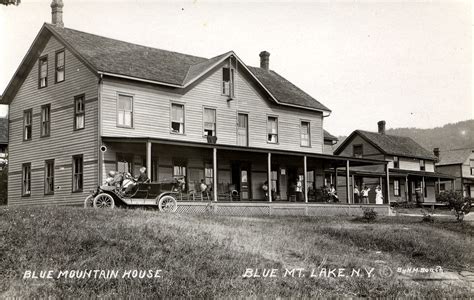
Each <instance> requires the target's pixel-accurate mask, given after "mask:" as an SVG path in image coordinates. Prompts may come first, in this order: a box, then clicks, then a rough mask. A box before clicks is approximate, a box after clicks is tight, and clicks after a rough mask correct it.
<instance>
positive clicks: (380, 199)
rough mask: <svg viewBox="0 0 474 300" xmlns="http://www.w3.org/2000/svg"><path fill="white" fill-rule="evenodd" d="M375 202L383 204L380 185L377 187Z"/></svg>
mask: <svg viewBox="0 0 474 300" xmlns="http://www.w3.org/2000/svg"><path fill="white" fill-rule="evenodd" d="M375 204H383V194H382V189H381V188H380V185H377V187H376V188H375Z"/></svg>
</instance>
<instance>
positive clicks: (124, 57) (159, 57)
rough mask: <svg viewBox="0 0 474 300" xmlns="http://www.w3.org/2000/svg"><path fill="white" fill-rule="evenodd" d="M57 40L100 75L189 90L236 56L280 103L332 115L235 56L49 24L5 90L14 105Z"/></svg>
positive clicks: (272, 74)
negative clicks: (43, 49) (41, 53)
mask: <svg viewBox="0 0 474 300" xmlns="http://www.w3.org/2000/svg"><path fill="white" fill-rule="evenodd" d="M51 34H52V35H53V36H55V37H56V38H57V39H58V40H60V41H61V42H62V43H64V44H65V45H66V47H67V48H68V49H69V50H70V51H71V52H73V53H74V54H75V55H76V56H77V57H78V58H79V59H81V60H82V61H83V63H84V64H85V65H86V66H88V68H89V69H91V70H92V71H93V72H94V73H96V74H103V75H106V76H116V77H122V78H127V79H131V80H138V81H146V82H149V83H154V84H161V85H166V86H170V87H174V88H186V87H187V86H189V85H190V84H192V83H193V82H194V81H196V80H197V79H198V78H200V77H202V76H204V75H205V74H206V73H207V72H209V71H210V70H212V69H213V68H214V67H216V66H217V65H218V64H220V63H222V62H223V61H224V60H226V59H228V58H231V57H235V58H236V60H237V61H238V62H239V63H240V64H242V65H243V67H244V69H245V70H246V71H247V72H249V73H250V74H251V77H252V78H253V79H254V80H255V81H256V82H257V83H258V84H259V85H261V86H262V87H263V90H264V91H265V92H267V93H268V94H269V95H270V98H272V99H273V100H274V101H275V102H276V103H277V104H280V105H286V106H292V107H297V108H302V109H309V110H316V111H322V112H329V111H330V110H329V109H328V108H327V107H326V106H324V105H323V104H321V103H320V102H318V101H317V100H315V99H314V98H312V97H311V96H309V95H308V94H306V93H305V92H304V91H302V90H301V89H299V88H298V87H296V86H295V85H293V84H292V83H291V82H289V81H288V80H286V79H285V78H283V77H281V76H280V75H278V74H277V73H276V72H274V71H266V70H263V69H260V68H254V67H248V66H246V65H245V64H244V63H243V62H242V61H241V60H240V59H239V58H238V57H237V56H236V55H235V53H234V52H232V51H229V52H227V53H224V54H221V55H218V56H216V57H213V58H210V59H207V58H203V57H198V56H192V55H188V54H183V53H178V52H173V51H167V50H162V49H156V48H151V47H146V46H142V45H137V44H132V43H128V42H124V41H119V40H115V39H111V38H107V37H103V36H98V35H94V34H90V33H86V32H82V31H78V30H74V29H69V28H60V27H57V26H53V25H50V24H44V26H43V28H42V29H41V31H40V33H39V34H38V36H37V38H36V39H35V42H34V43H33V45H32V47H31V48H30V50H29V52H28V54H27V56H26V57H25V59H24V60H23V62H22V65H23V64H24V63H25V64H28V66H22V65H20V68H19V69H18V71H17V73H16V74H15V76H14V78H13V79H12V81H11V82H10V84H9V85H8V87H7V89H6V90H5V93H4V94H5V95H7V96H8V97H6V98H8V99H4V101H3V102H4V103H6V102H9V101H10V100H11V99H12V98H13V97H14V95H15V94H16V90H15V89H18V88H19V86H20V85H21V84H20V83H19V82H18V81H22V80H24V77H25V76H26V75H25V74H27V71H29V70H30V69H31V66H32V65H29V64H31V63H34V61H35V60H36V59H37V57H36V56H37V55H38V54H37V51H33V50H38V49H34V48H35V44H36V43H37V44H38V45H37V46H36V48H40V46H41V45H44V43H45V40H46V39H47V37H48V35H51Z"/></svg>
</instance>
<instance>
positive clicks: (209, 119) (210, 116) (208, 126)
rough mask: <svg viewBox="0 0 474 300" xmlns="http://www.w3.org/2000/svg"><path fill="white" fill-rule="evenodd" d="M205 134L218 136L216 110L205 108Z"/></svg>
mask: <svg viewBox="0 0 474 300" xmlns="http://www.w3.org/2000/svg"><path fill="white" fill-rule="evenodd" d="M204 135H205V136H216V110H215V109H212V108H204Z"/></svg>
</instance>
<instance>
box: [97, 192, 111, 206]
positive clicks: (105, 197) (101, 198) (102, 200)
mask: <svg viewBox="0 0 474 300" xmlns="http://www.w3.org/2000/svg"><path fill="white" fill-rule="evenodd" d="M94 207H95V208H114V207H115V201H114V198H112V196H110V195H109V194H106V193H101V194H99V195H97V196H95V198H94Z"/></svg>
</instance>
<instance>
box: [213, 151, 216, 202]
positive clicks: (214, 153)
mask: <svg viewBox="0 0 474 300" xmlns="http://www.w3.org/2000/svg"><path fill="white" fill-rule="evenodd" d="M212 172H213V174H212V177H213V178H212V179H213V180H212V185H213V187H212V189H213V192H214V201H217V148H212Z"/></svg>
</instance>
